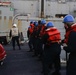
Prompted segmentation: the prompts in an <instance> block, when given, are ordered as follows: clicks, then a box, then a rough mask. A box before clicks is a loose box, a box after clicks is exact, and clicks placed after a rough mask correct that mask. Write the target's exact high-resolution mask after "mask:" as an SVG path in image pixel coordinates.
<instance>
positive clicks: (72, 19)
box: [63, 15, 74, 23]
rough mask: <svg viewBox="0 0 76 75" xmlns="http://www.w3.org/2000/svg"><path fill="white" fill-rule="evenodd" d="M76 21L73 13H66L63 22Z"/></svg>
mask: <svg viewBox="0 0 76 75" xmlns="http://www.w3.org/2000/svg"><path fill="white" fill-rule="evenodd" d="M67 22H74V17H73V16H72V15H66V16H65V17H64V19H63V23H67Z"/></svg>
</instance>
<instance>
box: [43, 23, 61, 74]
mask: <svg viewBox="0 0 76 75" xmlns="http://www.w3.org/2000/svg"><path fill="white" fill-rule="evenodd" d="M46 27H47V29H46V30H45V34H44V35H43V37H42V41H43V43H44V52H43V60H42V64H43V73H44V75H49V72H50V71H49V66H50V67H52V65H53V64H54V67H55V72H53V73H52V75H60V72H59V71H60V68H61V66H60V53H61V47H60V43H59V42H60V40H61V36H60V32H59V30H58V29H57V28H56V27H54V24H53V23H52V22H48V23H47V25H46Z"/></svg>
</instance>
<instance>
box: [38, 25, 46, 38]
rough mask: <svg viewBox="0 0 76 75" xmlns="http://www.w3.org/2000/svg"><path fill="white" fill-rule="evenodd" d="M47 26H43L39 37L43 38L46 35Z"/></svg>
mask: <svg viewBox="0 0 76 75" xmlns="http://www.w3.org/2000/svg"><path fill="white" fill-rule="evenodd" d="M45 28H46V26H42V28H41V31H40V34H39V36H40V37H42V36H43V35H44V34H45Z"/></svg>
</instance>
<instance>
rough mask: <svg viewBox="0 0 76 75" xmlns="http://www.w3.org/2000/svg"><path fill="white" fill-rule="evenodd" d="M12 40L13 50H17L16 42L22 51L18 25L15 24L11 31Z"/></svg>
mask: <svg viewBox="0 0 76 75" xmlns="http://www.w3.org/2000/svg"><path fill="white" fill-rule="evenodd" d="M10 38H12V46H13V50H15V42H17V45H18V47H19V50H21V47H20V43H19V30H18V28H17V24H13V27H12V28H11V30H10Z"/></svg>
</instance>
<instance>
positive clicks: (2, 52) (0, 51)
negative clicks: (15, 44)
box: [0, 44, 6, 60]
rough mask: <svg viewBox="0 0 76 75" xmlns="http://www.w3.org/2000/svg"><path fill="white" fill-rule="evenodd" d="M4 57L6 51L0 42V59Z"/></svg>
mask: <svg viewBox="0 0 76 75" xmlns="http://www.w3.org/2000/svg"><path fill="white" fill-rule="evenodd" d="M5 57H6V51H5V49H4V48H3V46H2V45H1V44H0V60H3V59H4V58H5Z"/></svg>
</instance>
